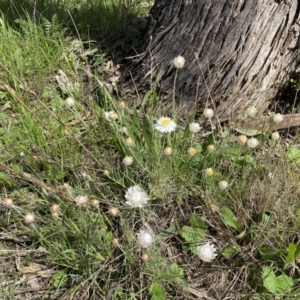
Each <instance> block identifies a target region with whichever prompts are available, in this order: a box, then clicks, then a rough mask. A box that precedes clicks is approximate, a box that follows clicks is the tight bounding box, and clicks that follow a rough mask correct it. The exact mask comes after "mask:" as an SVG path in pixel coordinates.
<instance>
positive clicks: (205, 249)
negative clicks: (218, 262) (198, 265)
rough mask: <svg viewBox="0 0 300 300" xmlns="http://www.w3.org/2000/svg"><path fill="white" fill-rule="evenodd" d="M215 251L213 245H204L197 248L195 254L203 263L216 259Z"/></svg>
mask: <svg viewBox="0 0 300 300" xmlns="http://www.w3.org/2000/svg"><path fill="white" fill-rule="evenodd" d="M216 251H217V249H216V247H215V246H214V244H211V243H206V244H204V245H202V246H198V247H197V252H198V255H199V258H200V259H201V260H203V261H205V262H211V261H212V260H214V259H215V258H216V257H217V255H218V254H217V253H215V252H216Z"/></svg>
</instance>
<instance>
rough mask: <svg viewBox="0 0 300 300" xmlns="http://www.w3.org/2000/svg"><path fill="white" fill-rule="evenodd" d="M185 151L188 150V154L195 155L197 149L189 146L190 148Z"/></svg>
mask: <svg viewBox="0 0 300 300" xmlns="http://www.w3.org/2000/svg"><path fill="white" fill-rule="evenodd" d="M187 152H188V155H189V156H195V155H196V153H197V150H196V148H193V147H191V148H189V149H188V151H187Z"/></svg>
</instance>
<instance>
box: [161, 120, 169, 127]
mask: <svg viewBox="0 0 300 300" xmlns="http://www.w3.org/2000/svg"><path fill="white" fill-rule="evenodd" d="M170 123H171V120H169V119H163V120H162V121H161V125H163V126H168V125H169V124H170Z"/></svg>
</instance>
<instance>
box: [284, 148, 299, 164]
mask: <svg viewBox="0 0 300 300" xmlns="http://www.w3.org/2000/svg"><path fill="white" fill-rule="evenodd" d="M287 156H288V158H289V160H290V161H292V162H295V163H297V164H299V163H300V150H299V149H297V148H295V147H290V148H288V150H287Z"/></svg>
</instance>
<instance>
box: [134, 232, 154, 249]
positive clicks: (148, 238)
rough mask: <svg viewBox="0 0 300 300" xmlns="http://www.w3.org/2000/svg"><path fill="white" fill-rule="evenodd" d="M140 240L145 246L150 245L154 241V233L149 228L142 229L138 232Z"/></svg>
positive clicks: (142, 245)
mask: <svg viewBox="0 0 300 300" xmlns="http://www.w3.org/2000/svg"><path fill="white" fill-rule="evenodd" d="M137 238H138V242H139V244H140V245H141V247H143V248H147V247H149V246H150V245H151V244H152V243H153V233H152V232H150V231H149V230H140V232H139V233H138V234H137Z"/></svg>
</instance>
